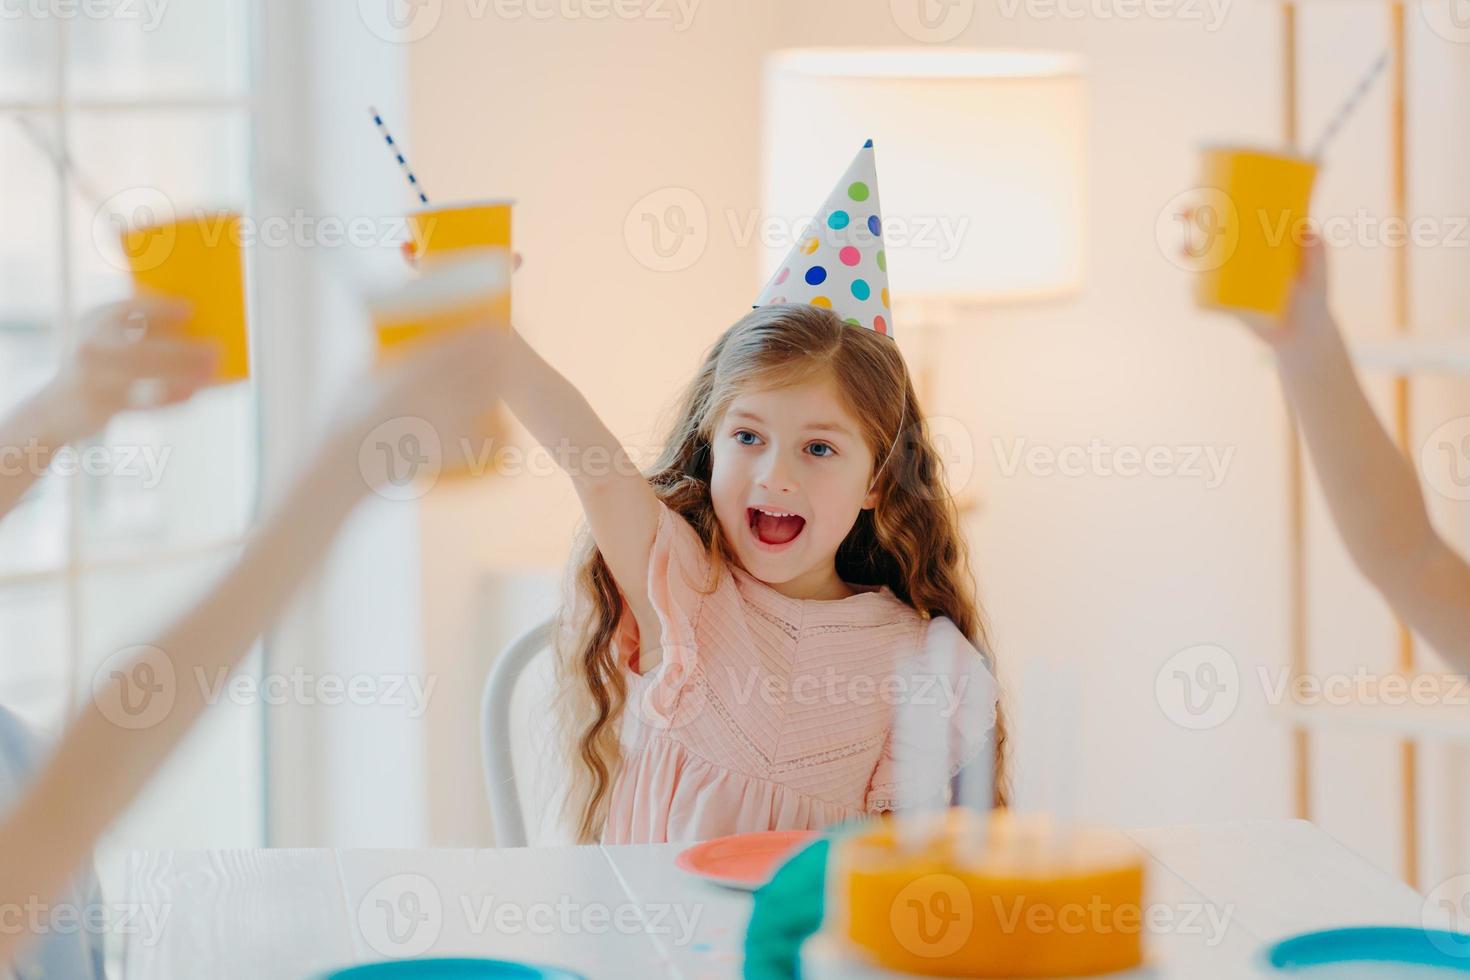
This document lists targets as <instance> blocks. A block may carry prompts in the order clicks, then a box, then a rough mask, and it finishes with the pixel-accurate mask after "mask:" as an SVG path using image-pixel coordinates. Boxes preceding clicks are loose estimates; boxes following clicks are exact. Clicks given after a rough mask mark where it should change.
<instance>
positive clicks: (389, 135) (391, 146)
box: [368, 106, 429, 204]
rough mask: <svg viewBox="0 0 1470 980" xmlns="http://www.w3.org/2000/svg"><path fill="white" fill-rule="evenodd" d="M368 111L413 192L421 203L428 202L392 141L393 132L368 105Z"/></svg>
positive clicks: (400, 152)
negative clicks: (389, 130)
mask: <svg viewBox="0 0 1470 980" xmlns="http://www.w3.org/2000/svg"><path fill="white" fill-rule="evenodd" d="M368 112H370V113H372V116H373V122H374V123H376V124H377V127H378V132H380V133H382V134H383V140H384V141H385V142H386V143H387V144H388V150H389V152H391V153H392V154H393V156H394V157H396V158H397V160H398V166H399V168H400V169H401V170H402V171H403V175H404V176H405V177H407V178H408V186H409V187H411V188H413V192H414V193H415V194H417V195H418V196H419V202H420V203H421V204H428V203H429V198H428V197H427V196H426V195H425V194H424V189H423V188H422V187H420V186H419V179H418V178H417V177H415V176H414V174H413V168H412V167H410V166H409V165H408V161H407V160H405V159H404V157H403V151H402V150H400V149H399V148H398V144H397V143H395V142H394V141H393V134H392V133H390V132H388V127H387V126H385V125H384V124H383V117H382V116H381V115H380V114H379V113H378V110H377V109H375V108H373V107H372V106H368Z"/></svg>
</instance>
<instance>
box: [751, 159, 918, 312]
mask: <svg viewBox="0 0 1470 980" xmlns="http://www.w3.org/2000/svg"><path fill="white" fill-rule="evenodd" d="M772 303H810V304H811V305H813V306H820V307H822V308H824V309H828V310H832V311H833V312H834V313H836V314H837V315H838V316H840V317H841V318H842V319H843V320H845V321H846V322H848V323H851V324H852V325H853V326H858V327H867V328H868V329H870V330H876V331H878V332H879V333H881V334H885V335H887V336H889V337H891V336H893V311H892V310H891V309H890V308H889V305H888V256H887V255H886V254H885V253H884V251H883V210H882V208H880V207H879V206H878V168H877V165H876V163H875V161H874V156H873V141H872V140H868V142H867V143H865V144H863V148H862V149H861V150H859V151H858V155H857V157H856V158H855V159H854V160H853V161H852V166H850V167H848V168H847V173H846V174H845V175H843V178H842V180H841V182H840V183H838V185H837V187H836V188H835V189H834V190H833V191H832V193H831V195H829V196H828V198H827V203H826V204H824V205H822V209H821V210H820V211H818V212H817V214H816V216H815V217H814V218H813V219H812V224H811V227H810V228H808V229H807V230H806V231H805V232H803V233H802V236H801V240H800V241H798V242H797V243H796V246H795V247H794V248H793V249H792V250H791V252H790V254H788V255H787V256H786V259H785V261H783V262H782V263H781V266H780V268H778V269H777V270H776V274H775V275H774V276H772V277H771V281H770V282H768V283H766V288H765V289H763V290H761V294H760V298H759V299H757V300H756V301H755V304H754V305H755V306H769V305H770V304H772Z"/></svg>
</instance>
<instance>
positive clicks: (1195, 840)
mask: <svg viewBox="0 0 1470 980" xmlns="http://www.w3.org/2000/svg"><path fill="white" fill-rule="evenodd" d="M1130 836H1132V837H1133V839H1134V840H1136V841H1137V842H1138V843H1139V844H1140V845H1141V846H1142V847H1143V848H1144V850H1145V851H1146V852H1147V853H1148V854H1149V856H1150V867H1149V878H1148V890H1149V894H1148V898H1147V902H1148V904H1149V905H1150V906H1151V907H1153V908H1154V911H1155V912H1156V914H1157V919H1156V923H1157V924H1162V928H1155V929H1153V930H1151V933H1152V934H1151V935H1150V936H1149V939H1148V949H1149V955H1150V958H1151V960H1152V961H1153V964H1154V967H1155V974H1156V975H1157V976H1159V977H1168V978H1174V977H1178V978H1188V980H1200V978H1206V977H1229V978H1231V980H1235V978H1240V977H1251V976H1257V975H1259V973H1258V970H1257V968H1256V957H1257V955H1258V953H1259V951H1260V948H1261V945H1262V944H1263V943H1266V942H1269V941H1272V940H1274V939H1279V938H1282V937H1284V936H1287V935H1290V934H1292V933H1295V932H1300V931H1303V930H1310V929H1321V928H1329V927H1333V926H1341V925H1352V924H1368V923H1373V924H1381V925H1412V926H1418V925H1420V924H1421V911H1422V906H1423V898H1422V896H1420V895H1419V894H1418V893H1417V892H1415V891H1414V890H1412V889H1411V888H1409V887H1408V886H1407V885H1405V884H1403V883H1402V882H1400V881H1399V880H1398V879H1396V878H1394V877H1392V876H1391V875H1388V874H1386V873H1384V872H1382V871H1380V870H1378V869H1377V868H1374V867H1373V866H1372V865H1370V864H1368V863H1367V862H1366V861H1365V860H1363V859H1362V858H1360V857H1359V856H1357V855H1356V854H1354V853H1353V852H1351V851H1349V850H1348V849H1347V848H1346V847H1344V846H1343V845H1341V844H1339V843H1338V842H1337V841H1335V840H1333V839H1332V838H1331V837H1329V836H1327V834H1325V833H1323V832H1322V831H1321V830H1319V829H1317V828H1316V827H1314V826H1313V825H1311V824H1308V823H1302V822H1297V821H1272V822H1251V823H1230V824H1220V825H1214V826H1204V827H1180V828H1166V829H1156V830H1140V831H1131V832H1130ZM680 849H681V848H680V846H679V845H673V844H667V845H651V846H622V847H595V846H594V847H565V848H543V849H531V848H515V849H504V850H481V851H442V850H438V851H435V850H430V851H329V850H260V851H148V852H138V853H136V854H134V855H133V858H132V862H131V866H130V869H129V878H128V891H129V894H128V896H127V897H126V900H127V901H128V902H129V903H142V904H145V905H147V906H148V908H149V910H150V911H152V912H153V913H154V914H155V915H159V914H163V913H166V914H167V919H166V920H165V925H164V926H163V928H162V930H161V932H160V933H159V935H158V936H157V938H156V939H155V940H153V941H148V940H147V939H146V938H144V937H138V936H135V937H133V938H131V939H129V940H128V941H127V945H126V949H125V951H124V973H123V977H124V980H152V978H165V977H209V978H211V980H229V978H235V977H238V978H242V980H261V978H271V980H293V978H306V977H310V976H312V975H313V974H314V973H316V972H317V971H321V970H324V969H327V968H330V967H336V966H342V965H346V964H351V963H357V962H368V961H373V960H378V959H384V958H388V957H393V956H414V955H428V956H455V955H469V956H495V957H505V958H510V959H522V960H531V961H538V962H543V963H554V964H558V965H561V966H566V967H569V968H571V969H574V970H577V971H580V972H582V973H585V974H587V975H588V976H589V977H594V978H601V977H608V978H621V977H626V978H636V980H655V978H659V977H666V976H672V977H681V978H686V980H707V978H708V980H714V978H728V977H737V976H739V975H740V967H741V955H740V953H741V945H742V942H743V935H744V930H745V924H746V921H747V919H748V917H749V914H750V898H749V896H747V895H744V894H741V893H739V892H733V891H728V890H726V889H722V888H719V887H717V886H714V885H710V884H707V883H705V882H703V881H700V880H698V879H693V878H690V877H688V876H686V875H685V874H683V873H682V872H680V871H679V870H678V869H677V868H675V867H674V856H675V855H676V854H677V853H678V852H679V850H680Z"/></svg>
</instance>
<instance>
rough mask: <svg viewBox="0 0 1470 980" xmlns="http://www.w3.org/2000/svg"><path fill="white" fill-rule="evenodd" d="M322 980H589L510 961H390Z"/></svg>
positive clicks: (340, 971)
mask: <svg viewBox="0 0 1470 980" xmlns="http://www.w3.org/2000/svg"><path fill="white" fill-rule="evenodd" d="M321 980H587V978H586V977H584V976H582V974H580V973H573V972H571V971H570V970H563V969H561V968H560V967H555V966H537V965H535V964H533V963H512V962H510V961H509V960H475V959H452V960H390V961H388V962H385V963H369V964H367V965H366V966H352V967H348V968H347V969H345V970H338V971H337V972H336V973H327V974H324V975H323V976H322V978H321Z"/></svg>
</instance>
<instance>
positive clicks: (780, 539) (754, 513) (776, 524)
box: [745, 507, 806, 548]
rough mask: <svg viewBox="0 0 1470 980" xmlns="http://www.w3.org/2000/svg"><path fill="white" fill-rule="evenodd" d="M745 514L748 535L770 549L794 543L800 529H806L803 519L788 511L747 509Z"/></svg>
mask: <svg viewBox="0 0 1470 980" xmlns="http://www.w3.org/2000/svg"><path fill="white" fill-rule="evenodd" d="M745 513H746V517H747V519H748V520H749V521H750V533H751V534H752V535H754V536H755V539H756V540H757V541H759V542H760V543H761V544H763V545H766V546H768V547H772V548H780V547H783V546H785V545H788V544H790V543H791V542H792V541H795V540H796V536H797V535H798V534H800V533H801V529H802V528H804V527H806V518H805V517H802V516H800V515H798V514H793V513H790V512H789V511H784V510H768V509H765V508H762V507H747V508H746V511H745Z"/></svg>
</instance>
